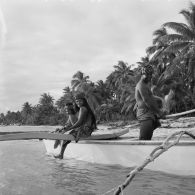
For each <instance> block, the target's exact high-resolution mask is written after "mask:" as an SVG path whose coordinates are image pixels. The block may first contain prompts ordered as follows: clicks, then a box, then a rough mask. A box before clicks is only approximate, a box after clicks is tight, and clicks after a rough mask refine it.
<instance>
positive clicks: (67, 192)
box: [0, 127, 195, 195]
mask: <svg viewBox="0 0 195 195" xmlns="http://www.w3.org/2000/svg"><path fill="white" fill-rule="evenodd" d="M23 128H24V127H20V130H23ZM34 129H35V128H34ZM41 129H43V130H45V128H41ZM0 130H2V129H0ZM17 130H19V129H17ZM31 130H32V129H31ZM0 170H1V171H0V195H54V194H55V195H100V194H104V193H105V192H107V191H108V190H110V189H112V188H113V187H117V186H118V185H120V184H122V183H123V182H124V181H125V179H126V175H127V173H129V171H131V168H124V167H121V166H117V165H116V166H105V165H100V164H91V163H87V162H82V161H76V160H74V159H63V160H59V159H54V158H52V157H51V156H47V155H46V150H45V148H44V144H43V143H42V142H41V141H36V140H30V141H7V142H0ZM110 194H112V193H110ZM131 194H132V195H160V194H166V195H180V194H181V195H194V194H195V176H194V177H186V176H176V175H169V174H165V173H162V172H154V171H150V170H144V171H142V172H140V173H139V174H138V175H136V177H135V178H134V180H133V181H132V183H131V184H130V185H129V186H128V187H127V188H126V189H125V191H124V195H131Z"/></svg>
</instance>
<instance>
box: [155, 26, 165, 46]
mask: <svg viewBox="0 0 195 195" xmlns="http://www.w3.org/2000/svg"><path fill="white" fill-rule="evenodd" d="M164 35H167V30H166V28H165V27H162V28H160V29H158V30H156V31H154V33H153V36H155V38H154V39H153V44H154V45H155V44H156V43H157V42H158V41H159V38H160V37H162V36H164Z"/></svg>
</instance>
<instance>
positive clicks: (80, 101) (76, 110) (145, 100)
mask: <svg viewBox="0 0 195 195" xmlns="http://www.w3.org/2000/svg"><path fill="white" fill-rule="evenodd" d="M141 74H142V75H141V79H140V81H139V82H138V83H137V85H136V88H135V100H136V104H135V107H134V110H135V111H136V117H137V119H138V121H139V123H140V134H139V139H140V140H151V139H152V135H153V131H154V129H156V128H157V127H159V126H160V122H159V118H164V117H165V113H164V112H163V111H162V109H161V108H162V102H161V100H160V98H158V97H156V96H154V95H153V94H152V91H151V87H150V82H151V79H152V74H153V68H152V66H151V65H149V64H148V65H146V66H144V67H143V68H142V70H141ZM75 103H76V104H75ZM75 103H73V102H69V103H67V104H66V105H65V110H66V113H67V114H68V121H67V123H66V125H65V126H64V127H63V128H61V129H56V131H55V132H60V133H65V132H67V131H70V132H69V134H71V135H73V137H74V139H75V141H76V142H78V141H79V139H80V138H83V137H88V136H90V135H91V134H92V132H93V131H94V130H95V129H96V128H97V126H96V118H95V115H94V113H93V111H92V109H91V108H90V106H89V104H88V102H87V100H86V98H85V96H84V94H83V93H80V94H77V95H76V96H75ZM70 142H71V141H70V140H67V141H62V144H61V141H60V140H56V141H55V143H54V148H57V147H58V145H59V144H61V151H60V154H59V155H57V156H55V157H56V158H60V159H62V158H63V154H64V151H65V149H66V147H67V145H68V144H69V143H70Z"/></svg>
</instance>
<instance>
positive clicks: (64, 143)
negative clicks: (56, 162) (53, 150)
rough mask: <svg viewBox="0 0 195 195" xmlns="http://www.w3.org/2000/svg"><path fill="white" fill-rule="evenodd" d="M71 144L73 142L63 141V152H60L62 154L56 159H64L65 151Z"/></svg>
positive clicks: (56, 156)
mask: <svg viewBox="0 0 195 195" xmlns="http://www.w3.org/2000/svg"><path fill="white" fill-rule="evenodd" d="M70 142H71V141H70V140H68V141H63V143H62V147H61V150H60V154H58V155H55V156H54V157H55V158H59V159H63V156H64V151H65V149H66V147H67V145H68V144H69V143H70Z"/></svg>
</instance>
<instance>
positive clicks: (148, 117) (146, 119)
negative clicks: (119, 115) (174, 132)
mask: <svg viewBox="0 0 195 195" xmlns="http://www.w3.org/2000/svg"><path fill="white" fill-rule="evenodd" d="M141 74H142V75H141V79H140V80H139V82H138V83H137V85H136V88H135V99H136V117H137V119H138V121H139V122H140V135H139V139H140V140H151V138H152V135H153V131H154V129H156V128H157V127H159V126H160V122H159V120H158V118H160V117H163V116H164V113H163V112H162V111H161V110H160V108H159V106H158V103H157V101H156V98H155V97H154V96H153V94H152V92H151V88H150V82H151V79H152V74H153V68H152V66H151V65H150V64H148V65H146V66H144V67H143V68H142V71H141Z"/></svg>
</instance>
